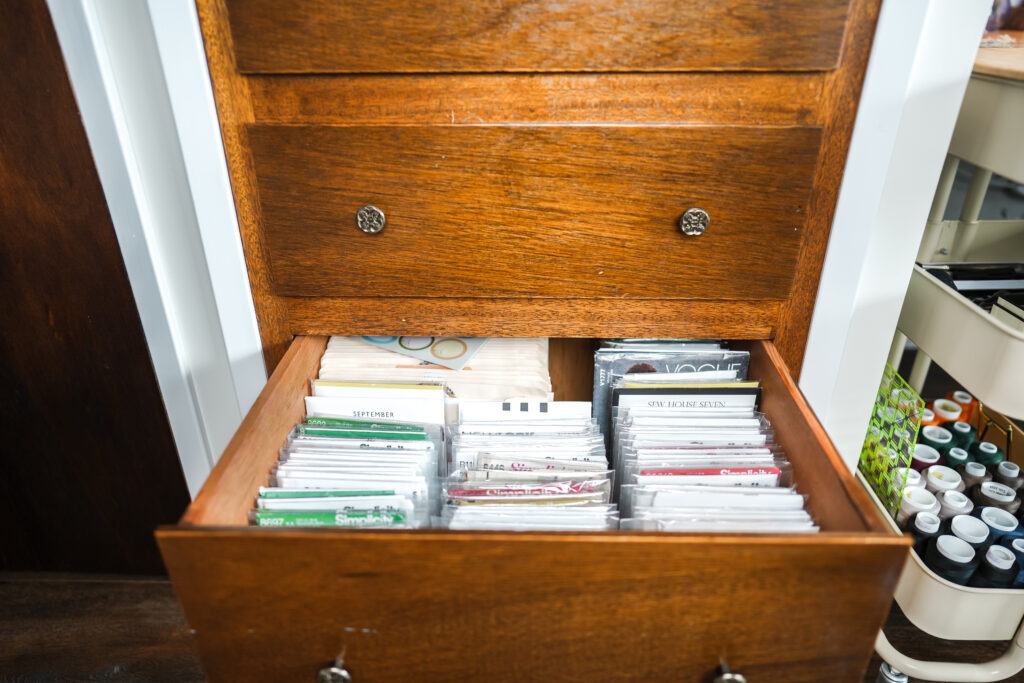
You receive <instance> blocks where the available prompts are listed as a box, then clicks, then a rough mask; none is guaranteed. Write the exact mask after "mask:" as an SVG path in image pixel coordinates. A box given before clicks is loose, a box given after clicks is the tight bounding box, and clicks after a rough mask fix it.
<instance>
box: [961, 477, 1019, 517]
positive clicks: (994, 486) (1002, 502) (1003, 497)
mask: <svg viewBox="0 0 1024 683" xmlns="http://www.w3.org/2000/svg"><path fill="white" fill-rule="evenodd" d="M971 500H973V501H974V506H975V507H987V506H989V505H991V506H993V507H997V508H1002V509H1004V510H1006V511H1007V512H1009V513H1010V514H1011V515H1015V514H1017V510H1019V509H1020V496H1018V495H1017V492H1016V491H1014V490H1013V489H1011V488H1010V487H1009V486H1007V485H1006V484H1000V483H999V482H995V481H984V482H982V483H980V484H978V485H977V486H975V487H974V488H973V489H971Z"/></svg>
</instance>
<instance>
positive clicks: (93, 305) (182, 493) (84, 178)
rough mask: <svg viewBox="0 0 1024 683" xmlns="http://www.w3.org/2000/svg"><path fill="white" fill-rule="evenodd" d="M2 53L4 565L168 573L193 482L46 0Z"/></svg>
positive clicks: (21, 19) (3, 42)
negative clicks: (167, 545)
mask: <svg viewBox="0 0 1024 683" xmlns="http://www.w3.org/2000/svg"><path fill="white" fill-rule="evenodd" d="M0 60H2V61H3V64H4V65H5V74H4V77H3V78H0V302H2V303H0V310H2V311H3V314H2V318H0V425H2V428H3V434H4V436H3V443H2V445H0V466H2V468H3V476H2V477H0V569H8V570H10V569H18V570H54V571H56V570H62V571H123V572H137V573H146V572H159V571H162V564H161V561H160V555H159V552H158V550H157V547H156V544H155V543H154V542H153V536H152V531H153V528H154V527H156V526H157V525H158V524H167V523H170V522H172V521H173V520H174V519H176V518H177V517H178V516H179V515H180V514H181V512H182V511H183V510H184V509H185V506H186V505H187V504H188V500H189V495H188V489H187V488H186V486H185V478H184V475H183V474H182V471H181V464H180V462H179V460H178V453H177V449H176V448H175V445H174V439H173V436H172V434H171V429H170V425H169V424H168V421H167V415H166V413H165V411H164V404H163V401H162V400H161V397H160V388H159V386H158V385H157V381H156V375H155V373H154V371H153V364H152V361H151V360H150V355H149V349H148V347H147V345H146V338H145V336H144V334H143V330H142V324H141V323H140V321H139V314H138V311H137V309H136V305H135V299H134V297H133V296H132V290H131V286H130V284H129V282H128V276H127V274H126V273H125V268H124V263H123V261H122V258H121V249H120V247H119V245H118V241H117V237H116V235H115V233H114V226H113V223H112V222H111V219H110V214H109V212H108V210H107V203H106V199H105V197H104V193H103V188H102V186H101V185H100V179H99V176H98V175H97V172H96V167H95V166H94V164H93V158H92V153H91V152H90V149H89V142H88V140H87V139H86V135H85V130H84V128H83V126H82V119H81V116H80V114H79V111H78V108H77V106H76V104H75V96H74V93H73V92H72V90H71V83H70V82H69V81H68V76H67V71H66V70H65V67H64V60H63V57H62V55H61V50H60V45H59V43H58V42H57V36H56V33H55V32H54V29H53V24H52V23H51V20H50V16H49V13H48V11H47V5H46V2H45V0H24V1H22V2H8V3H0ZM0 642H3V639H2V638H0ZM3 648H4V646H0V650H2V649H3Z"/></svg>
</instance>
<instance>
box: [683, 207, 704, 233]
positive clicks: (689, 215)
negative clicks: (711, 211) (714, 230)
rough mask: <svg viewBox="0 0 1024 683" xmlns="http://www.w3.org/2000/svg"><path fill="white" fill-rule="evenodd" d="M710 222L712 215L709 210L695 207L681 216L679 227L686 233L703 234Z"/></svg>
mask: <svg viewBox="0 0 1024 683" xmlns="http://www.w3.org/2000/svg"><path fill="white" fill-rule="evenodd" d="M710 222H711V217H710V216H708V212H707V211H705V210H704V209H698V208H696V207H694V208H692V209H687V210H686V213H684V214H683V215H682V216H680V217H679V229H680V230H682V231H683V234H684V235H703V234H704V231H705V230H707V229H708V223H710Z"/></svg>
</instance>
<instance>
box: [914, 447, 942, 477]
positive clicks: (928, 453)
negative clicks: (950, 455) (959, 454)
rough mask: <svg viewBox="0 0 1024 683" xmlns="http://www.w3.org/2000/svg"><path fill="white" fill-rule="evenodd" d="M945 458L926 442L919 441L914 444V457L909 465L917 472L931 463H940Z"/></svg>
mask: <svg viewBox="0 0 1024 683" xmlns="http://www.w3.org/2000/svg"><path fill="white" fill-rule="evenodd" d="M944 463H945V460H943V458H942V454H941V453H939V452H938V451H937V450H935V449H934V448H932V447H931V446H928V445H927V444H923V443H919V444H916V445H915V446H914V457H913V459H912V460H911V461H910V466H911V467H912V468H914V469H915V470H917V471H918V472H920V471H922V470H926V469H928V468H929V467H931V466H932V465H942V464H944Z"/></svg>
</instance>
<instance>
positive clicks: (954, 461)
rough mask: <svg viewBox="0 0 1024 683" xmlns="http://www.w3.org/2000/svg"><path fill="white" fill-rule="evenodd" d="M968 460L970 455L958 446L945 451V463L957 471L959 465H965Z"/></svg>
mask: <svg viewBox="0 0 1024 683" xmlns="http://www.w3.org/2000/svg"><path fill="white" fill-rule="evenodd" d="M970 461H971V455H970V454H969V453H968V452H967V451H965V450H964V449H962V448H960V447H959V446H954V447H953V448H950V449H949V450H948V451H946V465H948V466H949V467H952V468H953V469H956V470H957V471H959V467H960V465H966V464H967V463H969V462H970Z"/></svg>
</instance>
